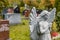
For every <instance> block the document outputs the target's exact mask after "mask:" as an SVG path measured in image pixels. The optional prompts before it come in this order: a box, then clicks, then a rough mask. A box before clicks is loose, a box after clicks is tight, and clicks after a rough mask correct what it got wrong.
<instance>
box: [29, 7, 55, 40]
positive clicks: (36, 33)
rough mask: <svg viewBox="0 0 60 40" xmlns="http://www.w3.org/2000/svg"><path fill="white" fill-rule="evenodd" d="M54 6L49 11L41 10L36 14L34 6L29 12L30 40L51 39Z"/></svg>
mask: <svg viewBox="0 0 60 40" xmlns="http://www.w3.org/2000/svg"><path fill="white" fill-rule="evenodd" d="M55 13H56V8H53V9H52V10H51V11H50V12H48V11H47V10H43V11H42V12H41V13H40V14H39V15H38V16H37V14H36V8H35V7H33V8H32V12H31V13H30V16H29V18H30V25H29V26H30V31H31V32H30V33H31V35H30V37H31V40H51V35H50V31H51V26H52V22H53V21H54V18H55Z"/></svg>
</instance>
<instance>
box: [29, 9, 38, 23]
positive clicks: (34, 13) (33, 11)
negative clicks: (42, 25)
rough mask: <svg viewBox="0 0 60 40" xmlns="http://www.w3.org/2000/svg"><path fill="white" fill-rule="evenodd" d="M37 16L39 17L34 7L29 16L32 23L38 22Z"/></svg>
mask: <svg viewBox="0 0 60 40" xmlns="http://www.w3.org/2000/svg"><path fill="white" fill-rule="evenodd" d="M36 17H37V14H36V9H35V8H33V9H32V13H30V16H29V19H30V24H35V23H36Z"/></svg>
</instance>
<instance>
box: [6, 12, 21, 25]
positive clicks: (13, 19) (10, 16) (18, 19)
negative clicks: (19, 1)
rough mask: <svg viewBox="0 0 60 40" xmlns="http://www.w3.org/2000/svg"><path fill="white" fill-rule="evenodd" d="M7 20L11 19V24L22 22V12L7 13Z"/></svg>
mask: <svg viewBox="0 0 60 40" xmlns="http://www.w3.org/2000/svg"><path fill="white" fill-rule="evenodd" d="M5 20H9V24H18V23H21V17H20V14H17V13H14V14H5Z"/></svg>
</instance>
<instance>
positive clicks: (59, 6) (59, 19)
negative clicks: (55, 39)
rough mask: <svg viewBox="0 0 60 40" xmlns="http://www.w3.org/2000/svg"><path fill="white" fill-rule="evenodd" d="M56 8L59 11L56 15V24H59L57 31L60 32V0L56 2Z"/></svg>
mask: <svg viewBox="0 0 60 40" xmlns="http://www.w3.org/2000/svg"><path fill="white" fill-rule="evenodd" d="M55 7H56V9H57V12H56V13H57V14H56V23H57V29H58V31H60V0H55Z"/></svg>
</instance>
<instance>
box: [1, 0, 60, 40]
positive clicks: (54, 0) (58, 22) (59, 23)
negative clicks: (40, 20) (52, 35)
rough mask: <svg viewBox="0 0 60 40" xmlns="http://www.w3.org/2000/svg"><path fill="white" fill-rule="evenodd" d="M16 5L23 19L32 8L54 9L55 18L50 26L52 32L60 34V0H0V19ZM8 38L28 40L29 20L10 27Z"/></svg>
mask: <svg viewBox="0 0 60 40" xmlns="http://www.w3.org/2000/svg"><path fill="white" fill-rule="evenodd" d="M16 5H18V9H19V12H18V13H20V14H21V17H23V18H24V17H28V16H29V12H30V10H31V9H32V7H36V9H38V10H39V9H42V10H45V9H46V10H51V9H53V8H54V7H56V10H57V11H56V17H55V20H54V22H53V24H52V30H53V31H56V32H58V33H60V0H0V19H3V18H4V17H3V16H1V14H2V13H3V12H4V13H5V12H6V10H7V9H9V8H14V7H15V6H16ZM26 6H27V8H26ZM12 10H13V9H12ZM27 10H28V12H27V14H24V11H27ZM11 12H13V11H11ZM10 38H11V39H12V40H30V31H29V20H28V19H23V20H22V24H17V25H13V26H12V25H11V26H10ZM56 40H60V39H56Z"/></svg>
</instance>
